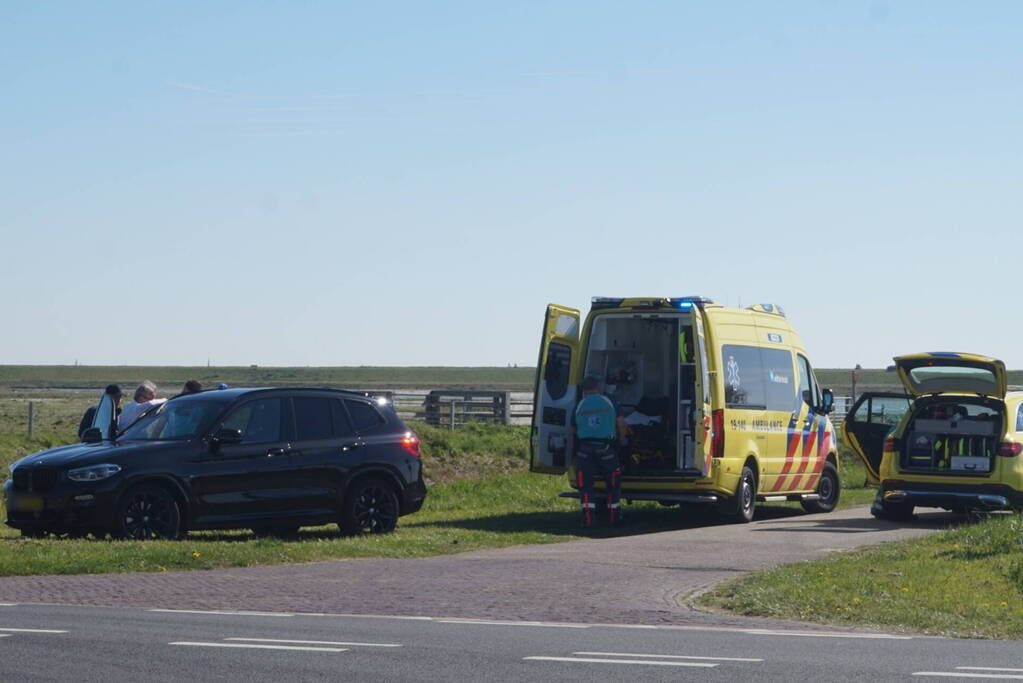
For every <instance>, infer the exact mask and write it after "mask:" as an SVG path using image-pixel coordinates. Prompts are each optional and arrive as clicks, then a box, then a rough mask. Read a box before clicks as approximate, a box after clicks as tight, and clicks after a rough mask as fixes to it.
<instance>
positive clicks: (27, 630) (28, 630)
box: [0, 628, 67, 633]
mask: <svg viewBox="0 0 1023 683" xmlns="http://www.w3.org/2000/svg"><path fill="white" fill-rule="evenodd" d="M0 631H8V632H10V633H67V631H56V630H54V629H49V628H0Z"/></svg>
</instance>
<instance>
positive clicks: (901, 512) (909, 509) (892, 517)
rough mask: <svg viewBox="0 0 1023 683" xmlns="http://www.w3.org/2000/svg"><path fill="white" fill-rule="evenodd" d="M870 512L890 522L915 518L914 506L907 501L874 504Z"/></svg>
mask: <svg viewBox="0 0 1023 683" xmlns="http://www.w3.org/2000/svg"><path fill="white" fill-rule="evenodd" d="M870 514H872V515H874V517H877V518H878V519H887V520H888V521H890V522H908V521H910V520H912V519H913V506H912V505H909V504H907V503H881V504H880V505H879V506H878V505H874V506H872V507H871V508H870Z"/></svg>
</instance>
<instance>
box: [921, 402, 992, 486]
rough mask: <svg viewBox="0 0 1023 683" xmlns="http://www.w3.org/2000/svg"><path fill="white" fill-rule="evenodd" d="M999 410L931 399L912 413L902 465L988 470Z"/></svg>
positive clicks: (945, 470) (939, 469)
mask: <svg viewBox="0 0 1023 683" xmlns="http://www.w3.org/2000/svg"><path fill="white" fill-rule="evenodd" d="M1001 420H1002V416H1001V414H1000V412H998V411H993V410H992V409H991V408H989V407H987V406H984V405H977V404H974V403H968V402H965V401H957V402H954V403H952V402H939V403H931V404H928V405H927V406H926V407H924V408H923V409H922V410H921V411H920V412H919V414H917V415H915V416H914V417H913V419H912V421H911V423H910V428H909V430H908V432H907V435H906V439H905V447H904V448H903V453H902V454H903V458H902V466H903V467H904V468H906V469H914V470H928V471H933V472H940V473H948V474H965V473H971V472H973V473H989V472H990V471H991V469H992V465H993V461H994V456H995V454H996V453H997V452H998V435H999V434H1000V433H1001Z"/></svg>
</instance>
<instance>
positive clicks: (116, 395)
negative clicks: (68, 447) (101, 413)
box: [78, 384, 124, 439]
mask: <svg viewBox="0 0 1023 683" xmlns="http://www.w3.org/2000/svg"><path fill="white" fill-rule="evenodd" d="M103 393H104V394H106V395H107V396H110V397H111V398H113V400H114V407H115V408H116V409H117V415H120V414H121V407H120V406H121V397H122V396H124V392H123V391H121V387H119V386H118V385H116V384H108V385H107V388H106V389H104V390H103ZM98 407H99V405H98V404H97V405H94V406H89V407H88V408H87V409H86V411H85V414H84V415H82V421H81V422H79V423H78V438H79V439H80V438H82V435H83V434H85V430H86V429H88V428H89V427H91V426H92V420H93V418H95V416H96V409H97V408H98Z"/></svg>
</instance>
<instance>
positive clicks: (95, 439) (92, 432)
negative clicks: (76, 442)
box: [82, 427, 103, 443]
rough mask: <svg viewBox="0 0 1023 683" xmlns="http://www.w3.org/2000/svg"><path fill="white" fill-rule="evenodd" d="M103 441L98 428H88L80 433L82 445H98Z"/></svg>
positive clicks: (101, 433) (101, 432)
mask: <svg viewBox="0 0 1023 683" xmlns="http://www.w3.org/2000/svg"><path fill="white" fill-rule="evenodd" d="M102 440H103V431H102V430H101V429H100V428H99V427H89V428H88V429H86V430H85V431H84V432H82V443H99V442H100V441H102Z"/></svg>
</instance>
